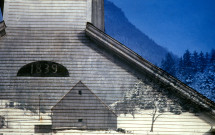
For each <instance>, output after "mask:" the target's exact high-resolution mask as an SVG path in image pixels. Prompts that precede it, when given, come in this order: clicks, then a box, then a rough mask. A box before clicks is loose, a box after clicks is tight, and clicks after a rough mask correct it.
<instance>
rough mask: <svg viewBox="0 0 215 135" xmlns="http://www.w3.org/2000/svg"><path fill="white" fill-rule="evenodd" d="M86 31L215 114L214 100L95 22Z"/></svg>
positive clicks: (128, 60)
mask: <svg viewBox="0 0 215 135" xmlns="http://www.w3.org/2000/svg"><path fill="white" fill-rule="evenodd" d="M85 33H86V35H87V36H88V37H89V38H90V39H91V40H93V41H94V42H96V43H97V44H98V45H99V46H102V47H103V48H105V49H107V50H110V51H111V52H113V53H114V54H116V55H117V56H119V57H120V58H122V59H124V60H126V61H127V62H128V63H129V64H132V65H135V66H136V67H137V68H138V69H140V70H141V71H142V72H144V73H146V74H147V75H149V76H150V77H152V78H154V79H157V80H159V81H160V82H161V83H163V84H165V85H166V86H169V87H171V88H174V90H176V91H177V92H178V93H179V94H180V95H182V96H183V97H185V98H186V99H189V100H191V101H192V102H193V103H195V104H197V105H200V106H201V107H203V108H205V109H207V110H209V111H210V112H211V113H212V114H215V103H214V102H213V101H211V100H210V99H208V98H207V97H205V96H204V95H202V94H200V93H199V92H197V91H196V90H194V89H192V88H191V87H189V86H188V85H186V84H184V83H183V82H181V81H180V80H178V79H176V78H175V77H173V76H171V75H170V74H169V73H167V72H165V71H164V70H162V69H160V68H159V67H157V66H155V65H153V64H152V63H150V62H149V61H147V60H145V59H144V58H142V57H141V56H140V55H138V54H137V53H135V52H134V51H132V50H131V49H129V48H127V47H126V46H125V45H123V44H121V43H120V42H118V41H117V40H115V39H113V38H112V37H111V36H109V35H107V34H106V33H104V32H103V31H101V30H99V29H98V28H96V27H95V26H94V25H93V24H91V23H89V22H88V23H87V26H86V30H85Z"/></svg>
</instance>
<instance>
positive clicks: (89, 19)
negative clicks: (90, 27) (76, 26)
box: [87, 0, 92, 22]
mask: <svg viewBox="0 0 215 135" xmlns="http://www.w3.org/2000/svg"><path fill="white" fill-rule="evenodd" d="M87 22H92V0H87Z"/></svg>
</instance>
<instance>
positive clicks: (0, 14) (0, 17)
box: [0, 8, 2, 22]
mask: <svg viewBox="0 0 215 135" xmlns="http://www.w3.org/2000/svg"><path fill="white" fill-rule="evenodd" d="M1 21H2V13H1V8H0V22H1Z"/></svg>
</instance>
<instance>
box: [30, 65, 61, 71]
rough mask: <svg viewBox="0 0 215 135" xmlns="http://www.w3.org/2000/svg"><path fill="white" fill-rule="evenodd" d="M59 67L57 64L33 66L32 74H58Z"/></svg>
mask: <svg viewBox="0 0 215 135" xmlns="http://www.w3.org/2000/svg"><path fill="white" fill-rule="evenodd" d="M57 70H58V65H57V64H39V63H37V64H31V74H35V73H36V74H41V73H45V74H49V73H57Z"/></svg>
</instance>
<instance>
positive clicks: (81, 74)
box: [0, 0, 214, 135]
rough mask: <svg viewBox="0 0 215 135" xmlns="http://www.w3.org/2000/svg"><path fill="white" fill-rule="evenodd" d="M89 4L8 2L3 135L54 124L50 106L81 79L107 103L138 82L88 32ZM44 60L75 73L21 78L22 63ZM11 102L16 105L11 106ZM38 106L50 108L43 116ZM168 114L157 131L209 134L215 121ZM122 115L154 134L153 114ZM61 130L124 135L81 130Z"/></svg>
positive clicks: (1, 80)
mask: <svg viewBox="0 0 215 135" xmlns="http://www.w3.org/2000/svg"><path fill="white" fill-rule="evenodd" d="M89 3H91V1H90V0H88V1H87V0H5V5H4V20H5V22H6V25H7V28H6V32H7V36H5V37H2V38H1V41H0V90H1V93H0V98H1V105H0V107H1V110H0V115H1V116H3V117H5V121H7V125H5V127H4V128H3V129H0V133H4V134H13V135H15V134H17V135H18V134H33V133H34V125H50V124H51V123H52V122H51V117H50V116H51V112H50V109H51V107H53V106H54V105H55V104H56V103H57V102H58V101H59V100H60V99H61V98H62V97H63V96H64V95H65V94H66V93H67V92H68V91H69V90H71V88H72V87H73V86H74V85H75V84H76V83H77V82H78V81H80V80H82V82H83V83H84V84H85V85H86V86H88V87H89V89H91V90H92V91H93V92H94V93H95V94H96V95H97V96H98V97H99V98H100V99H101V100H102V101H103V102H104V103H106V104H107V105H110V104H113V103H114V102H115V101H118V100H120V99H122V97H123V95H124V93H125V91H127V90H129V89H130V88H132V87H133V85H134V84H135V83H136V82H137V80H138V79H137V76H135V75H134V72H135V71H134V70H133V69H131V68H128V67H125V66H126V65H125V64H123V63H122V62H120V61H119V60H117V59H115V57H114V55H112V54H111V55H110V56H109V55H107V54H106V53H104V52H103V51H102V50H101V49H97V48H96V46H95V44H94V43H92V41H90V40H89V39H88V38H87V37H86V36H85V31H84V30H85V28H86V22H87V21H91V13H89V11H91V9H90V8H91V6H90V5H89ZM42 60H46V61H54V62H57V63H59V64H62V65H63V66H65V67H66V68H67V69H68V71H69V73H70V77H51V78H50V77H17V72H18V70H19V69H20V68H21V67H22V66H24V65H26V64H28V63H31V62H35V61H42ZM142 79H146V78H142ZM39 95H40V100H39ZM39 101H40V107H39ZM10 102H13V103H14V105H15V107H8V105H9V104H10ZM23 106H24V107H23ZM22 107H23V108H22ZM39 108H40V110H41V111H46V113H41V114H40V117H39V115H38V109H39ZM63 111H66V110H63ZM89 116H90V114H89ZM163 116H165V117H161V118H160V119H159V121H158V122H157V123H156V124H157V125H155V131H159V132H155V134H169V135H172V134H204V133H206V132H208V131H209V129H210V125H211V122H208V121H206V120H204V119H205V118H202V117H200V116H201V115H200V116H194V114H190V113H183V114H182V115H173V114H165V115H163ZM208 117H209V118H210V116H207V118H208ZM117 119H118V125H117V127H118V128H123V129H126V130H127V131H129V133H130V134H133V133H135V134H138V133H139V134H143V133H147V134H149V133H148V131H149V127H150V123H151V121H150V119H151V117H150V116H148V115H147V114H146V115H144V116H136V118H133V117H131V116H130V115H126V116H125V115H123V114H122V115H120V116H119V117H118V118H117ZM213 121H214V119H213V120H212V122H213ZM173 124H175V126H172V125H173ZM186 124H187V125H186ZM212 124H214V123H212ZM164 125H165V126H164ZM200 125H203V126H202V127H200ZM59 133H62V134H63V133H65V134H71V133H76V134H78V133H80V134H93V135H94V134H108V133H111V134H120V133H118V132H115V131H110V132H102V131H91V132H88V131H79V130H72V131H71V130H68V131H61V132H59ZM129 133H128V134H129ZM208 134H209V133H208Z"/></svg>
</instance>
